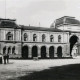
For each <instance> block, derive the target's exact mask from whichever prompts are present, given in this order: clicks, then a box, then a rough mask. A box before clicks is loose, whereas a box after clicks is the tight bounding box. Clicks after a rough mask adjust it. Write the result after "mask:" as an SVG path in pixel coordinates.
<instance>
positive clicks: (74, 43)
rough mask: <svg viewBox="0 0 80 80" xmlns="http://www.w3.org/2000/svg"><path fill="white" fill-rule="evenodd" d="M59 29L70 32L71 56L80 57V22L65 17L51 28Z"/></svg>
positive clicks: (73, 18)
mask: <svg viewBox="0 0 80 80" xmlns="http://www.w3.org/2000/svg"><path fill="white" fill-rule="evenodd" d="M53 27H54V28H57V29H60V30H63V31H64V32H65V31H68V32H69V43H70V55H72V56H76V55H77V56H79V55H80V21H79V20H77V19H76V18H75V17H70V16H64V17H61V18H59V19H56V20H55V21H54V22H53V23H52V24H51V28H53Z"/></svg>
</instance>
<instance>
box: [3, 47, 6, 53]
mask: <svg viewBox="0 0 80 80" xmlns="http://www.w3.org/2000/svg"><path fill="white" fill-rule="evenodd" d="M3 54H6V46H5V47H4V48H3Z"/></svg>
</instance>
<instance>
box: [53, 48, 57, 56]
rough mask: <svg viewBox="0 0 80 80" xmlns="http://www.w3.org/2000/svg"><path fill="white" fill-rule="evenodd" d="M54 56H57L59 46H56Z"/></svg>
mask: <svg viewBox="0 0 80 80" xmlns="http://www.w3.org/2000/svg"><path fill="white" fill-rule="evenodd" d="M54 57H57V47H54Z"/></svg>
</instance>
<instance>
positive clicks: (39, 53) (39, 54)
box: [38, 47, 41, 58]
mask: <svg viewBox="0 0 80 80" xmlns="http://www.w3.org/2000/svg"><path fill="white" fill-rule="evenodd" d="M40 57H41V49H40V47H38V58H40Z"/></svg>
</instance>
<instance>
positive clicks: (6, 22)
mask: <svg viewBox="0 0 80 80" xmlns="http://www.w3.org/2000/svg"><path fill="white" fill-rule="evenodd" d="M15 21H16V20H15V19H2V18H0V28H18V27H19V26H18V25H17V24H16V22H15Z"/></svg>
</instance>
